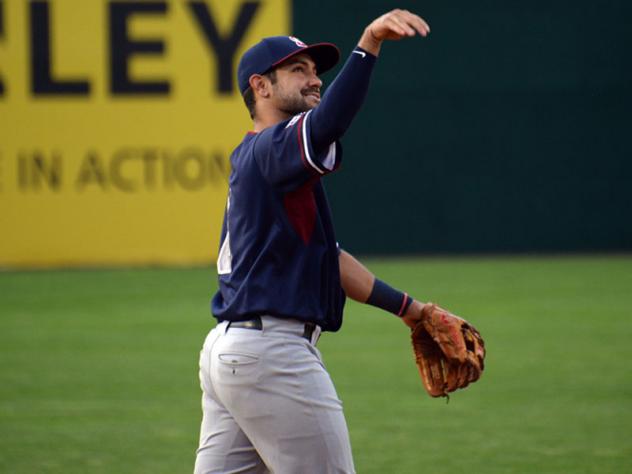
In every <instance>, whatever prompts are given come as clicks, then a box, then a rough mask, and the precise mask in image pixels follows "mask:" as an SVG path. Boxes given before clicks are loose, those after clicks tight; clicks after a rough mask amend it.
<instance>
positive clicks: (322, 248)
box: [212, 112, 345, 331]
mask: <svg viewBox="0 0 632 474" xmlns="http://www.w3.org/2000/svg"><path fill="white" fill-rule="evenodd" d="M310 114H311V112H307V113H303V114H300V115H297V116H295V117H293V118H292V119H290V120H286V121H284V122H281V123H278V124H276V125H275V126H273V127H270V128H267V129H265V130H263V131H262V132H260V133H258V134H255V133H249V134H248V135H246V137H245V138H244V140H243V141H242V142H241V144H240V145H239V146H238V147H237V148H236V149H235V151H234V152H233V153H232V155H231V165H232V173H231V176H230V189H229V195H228V202H227V206H226V213H225V215H224V223H223V228H222V234H221V244H220V253H219V257H218V274H219V291H218V292H217V294H216V295H215V297H214V298H213V302H212V311H213V314H214V315H215V317H216V318H217V319H218V320H220V321H222V320H230V321H238V320H244V319H248V318H250V317H252V316H253V315H261V314H268V315H273V316H279V317H285V318H295V319H299V320H302V321H309V322H314V323H316V324H318V325H320V326H321V327H322V328H323V329H324V330H329V331H335V330H337V329H338V328H339V327H340V325H341V323H342V310H343V306H344V302H345V295H344V292H343V290H342V287H341V284H340V272H339V264H338V249H337V245H336V238H335V235H334V229H333V225H332V219H331V212H330V209H329V204H328V203H327V198H326V196H325V192H324V190H323V186H322V183H321V181H320V178H321V177H322V176H324V175H326V174H328V173H330V172H332V171H334V170H336V169H337V168H338V166H339V165H340V161H341V157H342V149H341V147H340V145H339V143H338V142H337V141H334V142H333V143H332V144H330V146H328V147H325V149H323V150H322V151H316V150H314V148H313V146H312V143H311V139H310V137H311V130H310Z"/></svg>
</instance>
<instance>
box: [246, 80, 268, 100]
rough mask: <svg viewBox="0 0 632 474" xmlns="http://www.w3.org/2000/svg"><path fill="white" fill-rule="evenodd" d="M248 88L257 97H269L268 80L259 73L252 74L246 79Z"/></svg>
mask: <svg viewBox="0 0 632 474" xmlns="http://www.w3.org/2000/svg"><path fill="white" fill-rule="evenodd" d="M248 83H249V84H250V88H251V89H252V91H253V92H254V93H255V95H257V96H259V97H270V81H269V80H267V79H266V77H264V76H261V75H259V74H253V75H252V76H250V79H248Z"/></svg>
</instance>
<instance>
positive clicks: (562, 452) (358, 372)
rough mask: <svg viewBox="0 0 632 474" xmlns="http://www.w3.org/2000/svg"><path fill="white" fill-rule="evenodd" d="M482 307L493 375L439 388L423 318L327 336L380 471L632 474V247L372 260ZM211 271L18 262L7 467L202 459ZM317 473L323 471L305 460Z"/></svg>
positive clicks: (11, 311)
mask: <svg viewBox="0 0 632 474" xmlns="http://www.w3.org/2000/svg"><path fill="white" fill-rule="evenodd" d="M366 263H367V264H368V266H369V268H371V269H372V270H373V271H375V272H376V273H377V274H378V275H379V276H381V277H382V278H383V279H385V280H387V281H389V282H391V283H392V284H393V285H395V286H398V287H401V288H402V289H406V290H407V291H409V292H411V293H413V294H415V295H417V296H418V297H419V298H420V299H424V300H428V299H429V300H433V301H437V302H440V303H441V304H442V305H444V306H446V307H448V308H450V309H452V310H453V311H455V312H457V313H459V314H461V315H463V316H465V317H466V318H468V319H470V320H471V321H472V322H473V323H474V324H475V325H476V326H477V327H478V328H479V329H480V331H481V332H482V334H483V336H484V337H485V340H486V343H487V347H488V358H487V369H486V371H485V373H484V375H483V378H482V379H481V380H480V381H479V382H478V383H476V384H474V385H473V386H471V387H470V388H468V389H467V390H465V391H462V392H457V393H456V394H454V396H453V397H452V399H451V401H450V403H449V404H446V403H445V401H443V400H439V399H431V398H430V397H428V396H427V395H426V394H425V392H424V391H423V388H422V386H421V382H420V381H419V378H418V376H417V373H416V368H415V366H414V363H413V359H412V354H411V351H410V348H409V342H408V333H407V329H406V328H405V327H404V325H403V324H401V323H400V322H399V321H397V320H396V318H395V317H394V316H390V315H387V314H384V313H381V312H379V311H378V310H375V309H373V308H369V307H365V306H363V305H359V304H356V303H353V302H351V303H349V304H348V306H347V311H346V315H345V324H344V326H343V328H342V330H341V331H340V332H339V333H338V334H325V335H324V336H323V338H322V339H321V342H320V343H319V347H320V349H321V351H322V352H323V356H324V358H325V362H326V364H327V365H328V368H329V370H330V372H331V374H332V376H333V378H334V381H335V383H336V386H337V388H338V392H339V395H340V397H341V398H342V399H343V401H344V404H345V412H346V416H347V420H348V424H349V428H350V432H351V438H352V444H353V449H354V456H355V461H356V468H357V470H358V472H359V473H361V474H368V473H397V474H407V473H410V474H412V473H420V472H429V473H437V474H440V473H474V474H477V473H539V474H544V473H595V474H597V473H599V474H602V473H625V472H632V257H631V256H611V257H538V258H527V257H515V258H458V259H457V258H449V259H438V258H437V259H399V260H368V261H367V262H366ZM214 288H215V274H214V272H213V271H212V270H211V269H192V270H187V269H181V270H175V269H169V270H167V269H144V270H115V271H45V272H15V273H11V272H6V273H0V473H7V474H27V473H28V474H34V473H63V474H78V473H81V474H85V473H91V474H93V473H94V474H96V473H108V474H112V473H115V474H125V473H130V474H132V473H133V474H144V473H152V474H158V473H165V474H166V473H169V474H177V473H190V472H192V467H193V461H194V451H195V448H196V442H197V432H198V423H199V420H200V407H199V397H200V392H199V388H198V381H197V357H198V351H199V349H200V347H201V344H202V341H203V339H204V337H205V335H206V333H207V331H208V330H209V329H210V328H211V326H212V325H213V323H212V320H211V317H210V315H209V312H208V300H209V298H210V295H211V293H212V292H213V291H214ZM305 474H309V473H305Z"/></svg>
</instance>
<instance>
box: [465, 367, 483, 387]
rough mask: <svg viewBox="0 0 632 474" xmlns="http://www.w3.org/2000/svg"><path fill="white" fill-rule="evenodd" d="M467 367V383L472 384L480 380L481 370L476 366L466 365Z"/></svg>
mask: <svg viewBox="0 0 632 474" xmlns="http://www.w3.org/2000/svg"><path fill="white" fill-rule="evenodd" d="M468 366H469V370H468V372H469V374H468V383H474V382H476V381H477V380H478V379H480V378H481V370H480V369H479V368H478V367H477V366H475V365H472V364H468Z"/></svg>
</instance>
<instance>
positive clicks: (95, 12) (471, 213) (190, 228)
mask: <svg viewBox="0 0 632 474" xmlns="http://www.w3.org/2000/svg"><path fill="white" fill-rule="evenodd" d="M395 6H401V7H403V8H408V9H410V10H412V11H415V12H417V13H419V14H420V15H421V16H423V17H424V18H426V19H427V21H428V22H429V23H430V25H431V28H432V33H431V35H430V37H429V38H427V39H420V38H417V39H415V40H412V41H410V40H409V41H403V42H400V43H390V44H387V45H385V46H384V48H383V52H382V55H381V57H380V60H379V62H378V64H377V67H376V70H375V74H374V77H373V81H372V85H371V90H370V93H369V97H368V99H367V101H366V104H365V106H364V109H363V110H362V112H361V113H360V115H359V116H358V118H357V119H356V121H355V123H354V125H353V127H352V128H351V129H350V130H349V132H348V133H347V135H346V136H345V138H344V140H343V145H344V148H345V159H344V163H343V168H342V170H341V171H340V172H339V173H337V174H336V175H334V176H331V177H329V178H328V179H327V181H326V187H327V189H328V191H329V194H330V201H331V204H332V208H333V210H334V216H335V220H336V224H337V230H338V237H339V240H340V242H341V243H342V245H343V246H344V247H346V248H348V249H349V250H350V251H352V252H355V253H360V254H407V253H463V252H526V251H529V252H532V251H542V252H550V251H554V252H578V251H626V250H630V249H631V248H632V219H631V218H630V217H631V211H632V165H631V164H630V159H631V158H632V144H631V139H630V132H631V131H632V118H631V114H630V110H631V106H632V62H631V61H630V51H631V50H632V28H630V24H632V4H630V3H629V2H625V1H623V0H619V1H614V0H606V1H604V2H588V1H583V0H576V1H573V2H571V1H569V0H558V1H547V2H544V1H532V2H527V3H525V2H506V1H504V2H501V1H483V2H476V3H472V2H466V1H453V2H445V1H438V0H428V1H425V2H412V1H404V2H398V3H397V4H395V3H393V2H386V1H369V2H348V1H347V2H345V1H336V2H334V1H332V0H325V1H319V2H299V1H296V2H288V1H280V0H277V1H265V2H264V1H249V2H247V1H242V0H231V1H219V0H199V1H176V0H144V1H122V0H101V1H98V2H85V1H82V0H72V1H71V0H63V1H62V0H39V1H20V0H0V265H1V266H5V267H40V266H53V267H54V266H68V265H71V266H72V265H112V264H114V265H127V264H152V263H160V264H165V263H166V264H190V263H209V262H211V261H213V260H214V259H215V257H216V255H217V243H218V242H217V241H218V236H219V228H220V225H221V216H222V213H223V208H224V204H225V195H226V178H227V174H228V156H229V154H230V151H231V150H232V148H233V147H234V146H235V145H236V144H237V143H238V142H239V141H240V140H241V137H242V136H243V134H244V132H245V131H247V130H248V129H250V126H251V125H250V121H249V119H248V116H247V113H246V111H245V108H244V107H243V104H242V101H241V98H240V97H239V96H238V94H237V92H236V89H235V87H234V74H235V69H236V65H237V60H238V57H239V56H240V55H241V53H242V52H243V51H244V50H245V49H247V48H248V47H249V46H250V45H252V44H253V43H254V42H256V41H257V40H258V38H260V37H261V36H267V35H273V34H285V33H289V32H293V33H294V34H296V35H297V36H299V37H300V38H301V39H303V40H304V41H306V42H316V41H333V42H335V43H337V44H338V45H339V46H340V48H341V49H342V51H343V57H346V55H347V54H348V52H349V51H350V50H351V48H352V47H353V46H354V45H355V42H356V41H357V39H358V38H359V36H360V34H361V32H362V29H363V28H364V27H365V26H366V24H368V23H369V22H370V21H371V20H372V19H373V18H375V17H376V16H377V15H379V14H381V13H383V12H384V11H386V10H388V9H390V8H393V7H395ZM334 75H335V71H333V72H331V73H328V74H327V75H326V76H325V77H324V79H325V82H328V81H331V80H332V79H333V77H334Z"/></svg>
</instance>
